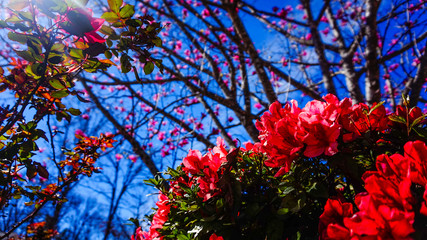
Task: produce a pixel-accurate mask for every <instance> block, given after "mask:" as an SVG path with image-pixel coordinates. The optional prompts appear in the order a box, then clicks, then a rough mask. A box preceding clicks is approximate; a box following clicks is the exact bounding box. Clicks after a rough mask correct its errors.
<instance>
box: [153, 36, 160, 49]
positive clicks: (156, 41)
mask: <svg viewBox="0 0 427 240" xmlns="http://www.w3.org/2000/svg"><path fill="white" fill-rule="evenodd" d="M151 41H152V42H153V43H154V45H156V47H161V46H162V39H160V38H159V37H156V38H155V39H153V40H151Z"/></svg>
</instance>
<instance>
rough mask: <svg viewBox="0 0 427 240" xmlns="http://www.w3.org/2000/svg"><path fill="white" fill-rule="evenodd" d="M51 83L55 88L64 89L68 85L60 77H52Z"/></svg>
mask: <svg viewBox="0 0 427 240" xmlns="http://www.w3.org/2000/svg"><path fill="white" fill-rule="evenodd" d="M49 84H50V86H52V87H53V88H55V89H60V90H61V89H64V88H66V86H65V85H64V84H62V82H61V80H59V79H56V78H55V79H50V80H49Z"/></svg>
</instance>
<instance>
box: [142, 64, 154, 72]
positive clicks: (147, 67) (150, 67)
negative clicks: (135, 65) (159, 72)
mask: <svg viewBox="0 0 427 240" xmlns="http://www.w3.org/2000/svg"><path fill="white" fill-rule="evenodd" d="M153 70H154V63H152V62H147V63H146V64H145V65H144V73H145V74H150V73H152V72H153Z"/></svg>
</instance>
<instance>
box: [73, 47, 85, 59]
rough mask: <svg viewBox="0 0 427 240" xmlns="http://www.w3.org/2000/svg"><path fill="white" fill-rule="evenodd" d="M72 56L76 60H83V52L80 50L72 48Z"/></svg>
mask: <svg viewBox="0 0 427 240" xmlns="http://www.w3.org/2000/svg"><path fill="white" fill-rule="evenodd" d="M70 56H71V57H74V58H79V59H83V58H84V56H83V50H81V49H78V48H72V49H71V50H70Z"/></svg>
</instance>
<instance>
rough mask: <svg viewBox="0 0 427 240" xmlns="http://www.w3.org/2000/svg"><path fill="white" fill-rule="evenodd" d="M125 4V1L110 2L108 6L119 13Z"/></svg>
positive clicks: (115, 0) (111, 0)
mask: <svg viewBox="0 0 427 240" xmlns="http://www.w3.org/2000/svg"><path fill="white" fill-rule="evenodd" d="M122 4H123V0H108V6H109V7H110V9H111V11H112V12H115V13H118V12H119V10H120V7H121V6H122Z"/></svg>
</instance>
